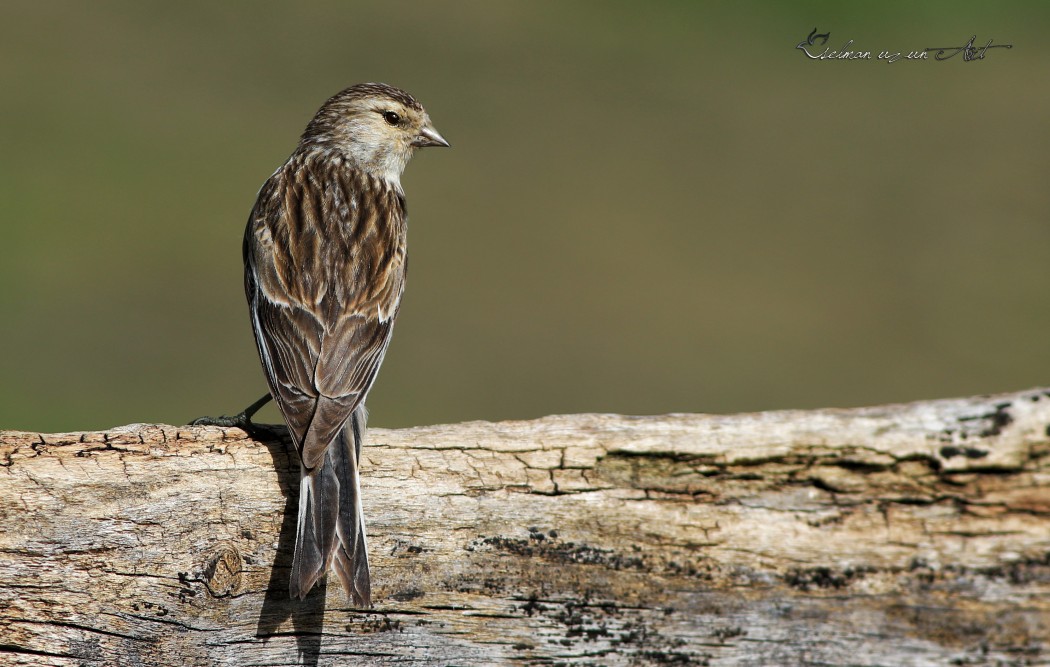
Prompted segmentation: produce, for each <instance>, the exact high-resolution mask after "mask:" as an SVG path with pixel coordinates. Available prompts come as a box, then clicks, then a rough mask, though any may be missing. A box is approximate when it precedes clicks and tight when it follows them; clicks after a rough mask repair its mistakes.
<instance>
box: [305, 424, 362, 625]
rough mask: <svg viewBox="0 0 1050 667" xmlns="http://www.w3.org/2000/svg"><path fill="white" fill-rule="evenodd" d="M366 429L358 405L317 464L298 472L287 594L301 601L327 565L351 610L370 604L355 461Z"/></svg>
mask: <svg viewBox="0 0 1050 667" xmlns="http://www.w3.org/2000/svg"><path fill="white" fill-rule="evenodd" d="M364 430H365V411H364V407H363V406H361V407H359V408H358V409H357V410H355V411H354V414H353V415H352V416H351V418H350V419H349V420H347V423H346V426H345V427H344V428H343V429H342V430H341V431H340V432H339V434H338V435H337V436H336V437H335V439H334V440H333V441H332V442H331V443H330V444H329V445H328V448H327V450H326V451H325V454H324V459H323V461H322V463H321V465H320V466H319V467H317V468H315V469H314V470H308V469H307V468H306V467H305V466H301V467H300V476H301V477H300V486H299V525H298V534H297V535H296V538H295V556H294V557H293V559H292V575H291V581H290V583H289V587H288V590H289V592H290V593H291V596H292V597H293V598H299V599H303V598H305V597H306V595H307V593H309V592H310V589H311V588H313V586H314V584H315V583H317V580H318V579H320V578H321V577H322V576H324V573H325V572H326V571H327V570H328V567H329V565H331V566H332V569H334V570H335V573H336V575H337V576H338V577H339V580H340V582H341V583H342V585H343V589H344V590H345V591H346V594H347V596H348V597H349V598H350V600H351V602H352V603H353V604H354V605H355V606H359V607H367V606H369V605H371V602H372V586H371V579H370V577H369V573H368V549H367V544H366V540H365V522H364V513H363V511H362V508H361V492H360V487H359V484H358V461H359V457H360V453H361V443H362V442H363V436H364Z"/></svg>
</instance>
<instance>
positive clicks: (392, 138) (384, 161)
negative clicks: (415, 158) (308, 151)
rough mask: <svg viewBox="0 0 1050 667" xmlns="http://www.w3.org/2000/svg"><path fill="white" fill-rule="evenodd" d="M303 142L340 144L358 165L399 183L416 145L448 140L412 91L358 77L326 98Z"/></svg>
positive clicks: (305, 144) (325, 145)
mask: <svg viewBox="0 0 1050 667" xmlns="http://www.w3.org/2000/svg"><path fill="white" fill-rule="evenodd" d="M299 145H300V147H307V148H309V147H321V148H328V149H336V150H338V151H339V152H341V153H342V154H343V155H344V156H345V157H346V158H347V160H349V161H350V163H351V164H352V165H353V166H355V167H357V168H360V169H363V170H365V171H367V172H369V173H370V174H372V175H373V176H376V177H379V178H383V179H385V180H387V181H390V182H392V183H395V184H400V182H401V172H403V171H404V169H405V165H406V164H408V160H409V158H411V157H412V152H413V151H414V150H415V149H416V148H423V147H426V146H448V145H449V143H448V142H447V141H445V139H444V138H443V137H442V136H441V135H440V134H438V131H437V130H436V129H434V125H433V124H432V123H431V122H430V116H428V115H427V112H426V110H425V109H424V108H423V106H422V105H421V104H420V103H419V102H417V101H416V100H415V99H414V98H413V97H412V96H411V95H409V94H408V93H406V92H405V91H403V90H400V89H398V88H394V87H393V86H388V85H387V84H385V83H359V84H357V85H356V86H351V87H350V88H347V89H346V90H344V91H342V92H340V93H337V94H335V95H334V96H332V97H331V99H329V100H328V101H327V102H325V103H324V106H322V107H321V108H320V110H319V111H318V112H317V114H316V115H315V116H314V119H313V120H312V121H310V124H309V125H308V126H307V128H306V131H305V132H304V133H303V137H302V139H301V140H300V142H299Z"/></svg>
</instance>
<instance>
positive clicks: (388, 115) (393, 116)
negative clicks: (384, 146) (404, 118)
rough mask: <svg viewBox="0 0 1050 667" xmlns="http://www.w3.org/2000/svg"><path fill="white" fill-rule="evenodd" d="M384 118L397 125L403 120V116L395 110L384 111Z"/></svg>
mask: <svg viewBox="0 0 1050 667" xmlns="http://www.w3.org/2000/svg"><path fill="white" fill-rule="evenodd" d="M383 120H385V121H386V122H387V123H389V124H390V125H397V124H398V123H400V122H401V116H398V115H397V114H396V113H394V112H393V111H384V112H383Z"/></svg>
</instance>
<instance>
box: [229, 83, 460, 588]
mask: <svg viewBox="0 0 1050 667" xmlns="http://www.w3.org/2000/svg"><path fill="white" fill-rule="evenodd" d="M448 145H449V144H448V142H447V141H445V140H444V139H443V138H442V136H441V135H440V134H438V132H437V130H435V129H434V126H433V125H432V124H431V122H430V117H429V116H428V115H427V112H426V111H425V110H424V109H423V107H422V106H421V105H420V104H419V102H417V101H416V100H415V99H413V98H412V96H411V95H409V94H408V93H406V92H404V91H402V90H399V89H397V88H394V87H393V86H388V85H386V84H381V83H363V84H358V85H356V86H352V87H350V88H347V89H346V90H344V91H342V92H341V93H338V94H337V95H335V96H333V97H332V98H331V99H329V100H328V101H327V102H325V104H324V106H322V107H321V109H320V110H319V111H318V112H317V115H315V116H314V118H313V120H312V121H310V124H309V125H308V126H307V128H306V131H305V132H304V133H303V136H302V138H301V139H300V140H299V145H298V147H297V148H296V149H295V152H294V153H292V155H291V157H289V158H288V161H287V162H285V163H284V165H283V166H282V167H281V168H280V169H278V170H277V171H276V172H274V174H273V175H272V176H271V177H270V178H269V180H267V181H266V183H265V184H263V186H262V189H261V190H260V191H259V196H258V199H257V200H256V202H255V207H254V208H253V209H252V213H251V216H250V217H249V218H248V227H247V229H246V230H245V235H244V286H245V292H246V294H247V297H248V304H249V308H250V311H251V321H252V329H253V330H254V332H255V341H256V344H257V345H258V348H259V357H260V358H261V360H262V365H263V369H264V370H265V372H266V380H267V383H268V384H269V387H270V395H271V396H272V397H273V398H274V399H276V401H277V405H278V407H279V408H280V410H281V414H282V415H283V416H284V420H285V422H286V423H287V425H288V429H289V431H290V433H291V436H292V440H293V441H294V442H295V447H296V450H297V451H298V453H299V460H300V479H301V485H300V489H299V523H298V533H297V536H296V539H295V556H294V558H293V561H292V574H291V581H290V584H289V592H290V593H291V595H292V597H298V598H305V597H306V594H307V593H309V592H310V589H311V588H312V587H313V585H314V584H315V583H316V582H317V580H318V579H320V578H321V577H322V576H323V575H324V574H325V572H326V571H327V570H328V568H329V566H331V567H332V568H333V569H334V570H335V573H336V574H337V575H338V576H339V579H340V581H341V582H342V584H343V588H344V589H345V590H346V592H347V595H348V596H349V597H350V599H351V600H352V602H353V604H355V605H357V606H368V605H369V604H371V581H370V577H369V573H368V553H367V548H366V544H365V527H364V516H363V514H362V509H361V496H360V490H359V486H358V470H359V461H360V457H361V444H362V439H363V437H364V431H365V417H366V413H365V398H366V397H367V395H368V390H369V388H371V386H372V382H373V381H374V380H375V377H376V373H377V372H378V371H379V365H380V364H381V363H382V362H383V355H384V354H385V353H386V349H387V345H388V344H389V343H390V335H391V332H392V331H393V327H394V320H395V319H396V318H397V313H398V309H399V308H400V305H401V294H402V292H403V291H404V288H405V269H406V264H407V256H406V248H405V240H406V231H407V230H406V213H405V197H404V193H403V191H402V190H401V173H402V171H403V170H404V168H405V165H406V164H407V163H408V160H409V158H410V157H411V156H412V153H413V151H414V150H415V149H416V148H422V147H425V146H448ZM269 398H270V397H263V398H262V399H260V401H259V402H257V403H256V404H254V405H253V406H251V407H250V408H248V409H247V410H246V411H245V412H243V413H241V414H240V415H238V416H237V417H235V418H233V420H227V421H230V422H233V423H239V424H241V425H243V424H247V423H250V422H249V420H250V418H251V415H252V414H253V413H254V412H255V411H256V410H258V408H259V407H261V406H262V405H263V404H265V403H266V402H267V401H268V400H269ZM238 420H240V421H238ZM211 423H214V422H211Z"/></svg>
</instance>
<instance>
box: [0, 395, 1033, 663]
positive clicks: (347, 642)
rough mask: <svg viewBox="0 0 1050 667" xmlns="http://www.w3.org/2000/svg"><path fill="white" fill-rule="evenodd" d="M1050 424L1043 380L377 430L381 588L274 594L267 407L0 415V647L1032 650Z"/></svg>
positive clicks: (291, 498) (940, 654) (370, 487)
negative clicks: (230, 422) (2, 426)
mask: <svg viewBox="0 0 1050 667" xmlns="http://www.w3.org/2000/svg"><path fill="white" fill-rule="evenodd" d="M1048 424H1050V390H1044V389H1033V390H1030V391H1025V392H1020V393H1016V394H1010V395H1002V396H992V397H987V396H985V397H976V398H969V399H959V400H945V401H932V402H924V403H914V404H909V405H892V406H883V407H876V408H866V409H853V410H819V411H811V412H801V411H792V412H768V413H761V414H742V415H730V416H708V415H668V416H662V417H622V416H616V415H571V416H560V417H547V418H544V419H538V420H535V421H527V422H505V423H484V422H474V423H466V424H456V425H451V426H433V427H425V428H413V429H404V430H396V431H392V430H384V429H372V430H370V431H369V436H368V444H367V446H366V448H365V454H364V482H363V492H364V496H365V513H366V516H367V519H368V532H369V538H370V546H369V548H370V553H371V557H372V570H373V572H372V574H373V581H374V583H375V590H374V600H375V607H374V608H372V609H353V608H350V607H348V605H347V602H346V600H345V598H344V596H343V593H342V591H341V590H340V589H339V587H338V585H337V584H335V583H332V582H329V584H328V585H327V587H325V586H324V585H322V586H321V587H320V588H319V589H317V590H315V592H314V593H312V594H311V595H310V597H308V598H307V600H305V601H303V602H299V601H293V600H289V599H288V593H287V578H288V569H289V565H290V560H291V545H292V540H293V539H294V532H295V516H296V512H295V507H296V503H297V492H296V489H297V485H298V472H297V471H298V466H297V463H296V461H295V458H294V454H292V455H289V449H288V446H287V445H288V443H287V442H286V441H285V440H284V439H282V438H283V437H284V436H283V435H282V436H281V437H275V438H270V439H266V438H264V439H263V441H256V440H253V439H251V438H249V437H248V436H247V435H246V434H245V433H244V432H242V431H240V430H238V429H219V428H208V427H200V428H195V427H185V426H183V427H172V426H155V425H131V426H125V427H122V428H117V429H113V430H110V431H106V432H102V433H70V434H57V435H38V434H33V433H22V432H11V431H8V432H0V480H2V487H0V488H2V490H3V492H2V493H0V664H4V665H57V666H66V665H69V666H74V665H76V666H79V665H90V666H95V665H178V666H179V667H186V666H189V665H291V664H310V665H314V664H323V665H336V664H375V665H387V664H390V665H393V664H398V665H402V664H435V665H496V664H521V665H526V664H536V665H541V664H542V665H547V664H573V665H576V664H594V665H634V664H654V665H666V664H672V665H708V664H709V665H803V664H807V665H808V664H820V665H948V664H966V665H969V664H981V665H984V664H1009V665H1013V664H1018V665H1020V664H1036V663H1039V662H1046V661H1050V595H1048V594H1050V525H1048V523H1047V518H1048V515H1050V437H1048V434H1047V429H1048ZM281 433H282V434H283V432H281Z"/></svg>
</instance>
